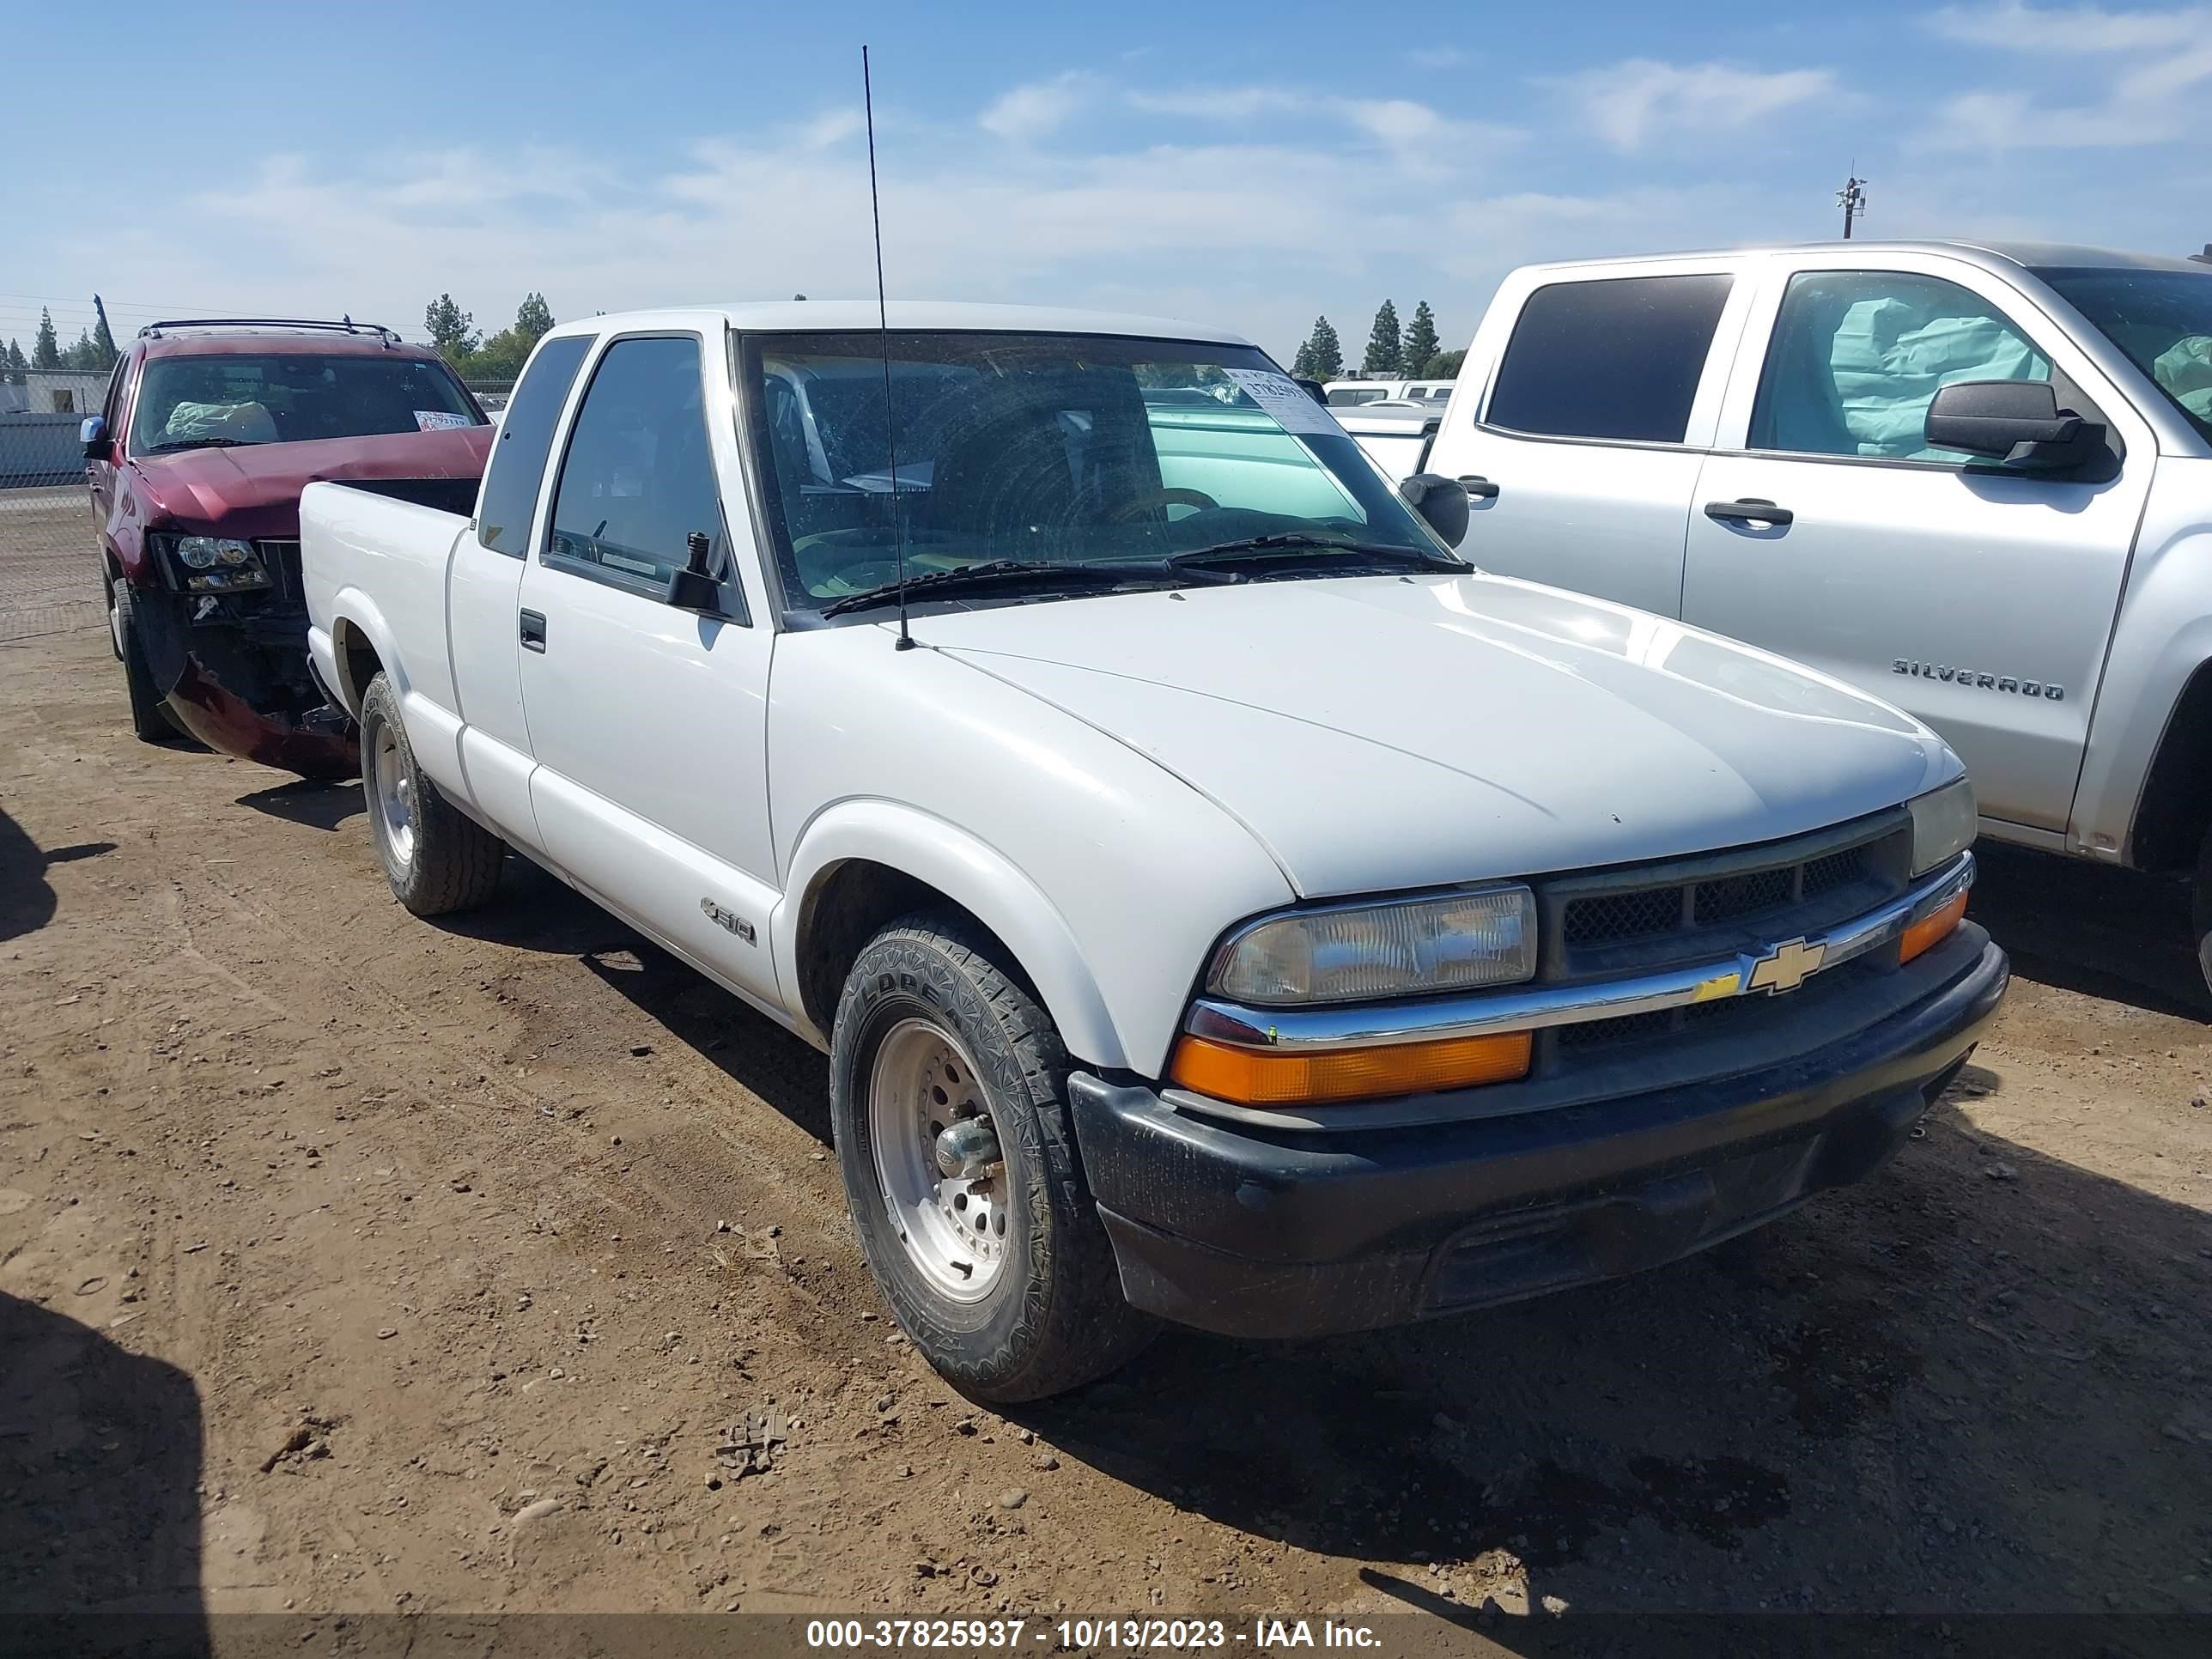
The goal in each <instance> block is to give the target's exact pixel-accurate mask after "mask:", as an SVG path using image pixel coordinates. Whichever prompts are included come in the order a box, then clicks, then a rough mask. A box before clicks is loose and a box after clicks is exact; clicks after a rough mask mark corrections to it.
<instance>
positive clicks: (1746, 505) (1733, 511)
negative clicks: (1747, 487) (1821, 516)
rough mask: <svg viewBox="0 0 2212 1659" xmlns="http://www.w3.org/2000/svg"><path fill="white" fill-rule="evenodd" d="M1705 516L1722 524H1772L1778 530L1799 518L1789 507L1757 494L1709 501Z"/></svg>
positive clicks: (1706, 504) (1706, 505)
mask: <svg viewBox="0 0 2212 1659" xmlns="http://www.w3.org/2000/svg"><path fill="white" fill-rule="evenodd" d="M1705 516H1706V517H1707V518H1709V519H1712V520H1717V522H1719V523H1722V524H1759V525H1771V526H1774V527H1775V528H1776V529H1777V530H1783V529H1786V528H1788V527H1789V526H1790V525H1791V524H1793V523H1795V522H1796V518H1797V515H1796V513H1792V512H1791V511H1790V509H1789V508H1788V507H1777V506H1775V504H1774V503H1773V502H1772V501H1765V500H1762V499H1761V498H1759V496H1756V495H1747V496H1746V497H1745V498H1744V499H1743V500H1741V501H1707V502H1706V503H1705Z"/></svg>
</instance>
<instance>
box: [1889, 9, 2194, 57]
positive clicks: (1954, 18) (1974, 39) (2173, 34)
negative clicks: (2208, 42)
mask: <svg viewBox="0 0 2212 1659" xmlns="http://www.w3.org/2000/svg"><path fill="white" fill-rule="evenodd" d="M1925 21H1926V23H1927V25H1928V27H1929V28H1931V29H1933V30H1934V31H1935V32H1936V33H1938V34H1940V35H1942V36H1943V37H1944V38H1945V39H1946V40H1958V41H1962V42H1964V43H1966V45H1969V46H1990V47H1995V48H1996V49H1998V50H2000V51H2004V52H2033V53H2039V54H2047V55H2050V56H2054V57H2075V56H2077V55H2080V54H2081V53H2085V52H2157V51H2161V50H2163V49H2165V48H2167V47H2171V46H2187V45H2189V44H2190V43H2191V41H2195V40H2203V38H2204V36H2205V33H2206V30H2207V27H2208V25H2212V12H2208V11H2206V10H2204V9H2201V8H2197V7H2191V8H2188V9H2182V10H2177V11H2105V10H2103V9H2100V8H2098V7H2095V6H2072V7H2064V6H2031V5H2026V4H2023V3H2021V0H1999V3H1997V4H1995V5H1986V6H1945V7H1943V8H1942V9H1940V10H1937V11H1935V12H1931V13H1930V14H1929V15H1928V17H1927V18H1926V20H1925Z"/></svg>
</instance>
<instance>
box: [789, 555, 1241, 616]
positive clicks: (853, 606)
mask: <svg viewBox="0 0 2212 1659" xmlns="http://www.w3.org/2000/svg"><path fill="white" fill-rule="evenodd" d="M1180 574H1181V573H1179V572H1177V571H1176V570H1174V569H1171V568H1170V562H1167V561H1164V560H1151V561H1145V562H1136V563H1127V562H1123V563H1103V562H1101V563H1095V564H1072V563H1068V562H1063V561H1060V560H1056V559H987V560H985V561H984V562H982V563H981V564H963V565H962V566H960V567H959V568H957V569H955V570H931V571H927V572H925V573H924V574H921V575H919V576H909V577H908V578H907V579H906V591H907V593H908V596H909V597H911V596H912V595H914V594H916V593H925V594H935V593H943V592H946V591H947V590H957V589H959V588H963V587H995V586H1000V585H1001V584H1016V583H1020V582H1033V581H1043V582H1048V583H1050V584H1051V585H1052V586H1066V587H1097V586H1105V587H1112V586H1118V585H1120V584H1122V583H1127V582H1132V581H1151V582H1156V583H1157V582H1170V583H1171V582H1174V581H1176V580H1177V579H1178V577H1179V575H1180ZM1203 579H1204V578H1202V577H1201V580H1203ZM898 595H899V585H898V584H897V583H896V582H885V583H884V584H883V585H882V586H880V587H869V588H863V589H862V590H861V591H860V592H858V593H848V594H846V595H845V597H844V598H842V599H838V600H837V601H836V602H835V603H834V604H830V605H824V606H823V608H822V614H823V616H825V617H836V616H842V614H844V613H845V612H846V611H864V610H866V609H867V608H869V607H870V606H872V605H890V604H892V603H893V602H895V601H896V599H897V598H898Z"/></svg>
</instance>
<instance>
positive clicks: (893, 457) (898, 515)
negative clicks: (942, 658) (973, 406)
mask: <svg viewBox="0 0 2212 1659" xmlns="http://www.w3.org/2000/svg"><path fill="white" fill-rule="evenodd" d="M860 106H861V108H862V110H863V111H864V112H866V118H867V123H868V217H869V219H870V220H871V221H872V222H873V224H874V226H875V232H876V337H877V339H878V341H879V342H880V343H881V344H882V346H883V356H884V453H885V456H886V458H887V459H889V460H890V474H891V536H892V538H893V544H894V545H895V546H896V549H897V550H898V618H899V631H898V645H897V647H896V649H898V650H901V651H911V650H913V649H914V635H912V634H910V633H908V631H907V625H906V514H905V513H904V512H903V511H902V509H901V507H900V505H899V481H898V418H897V416H896V415H895V414H894V413H893V412H892V410H891V322H890V307H889V306H888V305H887V304H886V303H885V302H884V210H883V203H882V198H881V197H879V196H878V194H877V191H876V93H875V88H874V86H873V85H872V83H871V82H870V81H869V79H868V49H867V47H866V46H862V47H861V48H860Z"/></svg>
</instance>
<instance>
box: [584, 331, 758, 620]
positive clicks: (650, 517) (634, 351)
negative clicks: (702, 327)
mask: <svg viewBox="0 0 2212 1659" xmlns="http://www.w3.org/2000/svg"><path fill="white" fill-rule="evenodd" d="M694 531H700V532H704V533H705V534H706V536H707V538H708V541H709V542H710V543H711V544H713V553H712V554H711V556H709V558H708V568H720V566H721V564H722V563H723V562H724V561H725V560H726V556H727V549H726V545H725V538H724V536H723V533H722V498H721V493H720V490H719V489H717V487H716V484H715V481H714V458H713V455H712V453H710V452H709V450H708V447H707V417H706V410H705V406H704V404H703V401H702V393H701V387H700V380H699V343H698V341H696V340H695V339H691V338H689V337H685V338H681V339H670V338H656V339H641V340H617V341H616V342H615V343H613V344H612V345H611V346H609V347H608V348H607V349H606V353H605V356H602V357H601V358H600V359H599V367H598V368H595V369H594V370H593V371H592V383H591V385H590V386H589V387H588V388H586V391H585V392H584V402H583V405H582V407H581V408H580V409H579V410H577V411H576V422H575V425H574V428H573V429H572V430H571V431H570V433H569V436H568V454H567V455H566V456H565V457H564V458H563V459H562V463H561V481H560V483H559V484H558V485H557V486H556V489H555V492H554V497H553V527H552V534H551V537H550V540H549V541H548V542H547V544H546V549H545V556H546V560H547V562H549V563H555V562H557V563H562V564H567V565H569V566H572V567H575V568H580V569H581V570H583V571H584V572H585V573H586V574H592V575H599V576H606V577H610V578H612V579H614V580H619V581H623V582H625V583H632V584H636V585H639V586H644V587H647V588H650V589H653V590H654V591H655V592H659V591H660V590H662V589H665V587H666V586H667V585H668V579H669V577H670V576H671V575H672V574H674V573H675V572H677V571H678V570H681V569H682V568H684V563H685V562H686V560H687V558H688V557H689V555H688V554H687V552H686V550H685V543H686V541H687V539H688V538H690V535H691V532H694Z"/></svg>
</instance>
